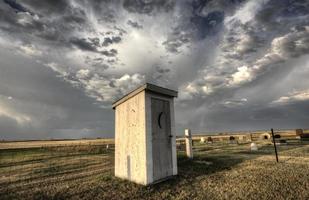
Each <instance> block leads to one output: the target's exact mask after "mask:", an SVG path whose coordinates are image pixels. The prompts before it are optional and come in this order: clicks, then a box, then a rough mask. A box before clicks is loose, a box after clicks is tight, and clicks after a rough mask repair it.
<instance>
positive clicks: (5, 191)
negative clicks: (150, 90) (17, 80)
mask: <svg viewBox="0 0 309 200" xmlns="http://www.w3.org/2000/svg"><path fill="white" fill-rule="evenodd" d="M255 143H256V145H257V146H258V150H257V151H251V150H250V144H251V143H250V142H247V143H245V142H243V143H239V144H231V143H229V142H228V141H227V142H225V141H224V142H213V143H200V140H196V141H195V142H194V143H193V151H194V158H193V159H188V158H187V156H186V153H185V148H184V149H180V150H178V175H177V176H176V177H175V178H173V179H170V180H168V181H165V182H162V183H158V184H156V185H151V186H141V185H137V184H134V183H131V182H129V181H124V180H121V179H119V178H115V177H114V146H113V144H112V143H110V144H109V148H106V143H102V140H98V142H97V143H96V140H93V141H92V142H91V144H87V143H86V144H84V143H83V141H82V140H81V143H75V142H74V143H70V141H66V144H65V145H62V146H59V147H57V146H51V147H46V146H41V147H35V148H24V149H22V148H19V149H16V148H15V149H2V150H0V199H115V200H116V199H117V200H118V199H309V182H308V180H309V143H308V142H302V143H293V144H287V145H279V146H278V153H279V163H276V161H275V157H274V150H273V145H272V143H271V141H256V142H255ZM2 145H4V143H0V146H2ZM11 145H13V144H11Z"/></svg>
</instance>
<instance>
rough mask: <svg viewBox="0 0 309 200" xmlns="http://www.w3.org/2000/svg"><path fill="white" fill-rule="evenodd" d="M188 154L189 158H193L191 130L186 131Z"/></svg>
mask: <svg viewBox="0 0 309 200" xmlns="http://www.w3.org/2000/svg"><path fill="white" fill-rule="evenodd" d="M185 140H186V152H187V156H188V158H193V150H192V135H191V130H190V129H185Z"/></svg>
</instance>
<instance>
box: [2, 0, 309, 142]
mask: <svg viewBox="0 0 309 200" xmlns="http://www.w3.org/2000/svg"><path fill="white" fill-rule="evenodd" d="M308 77H309V1H308V0H93V1H83V0H44V1H41V0H22V1H21V0H0V139H6V140H16V139H50V138H85V137H86V138H96V137H113V135H114V110H113V109H112V106H111V104H112V102H113V101H115V100H116V99H118V98H119V97H121V96H122V95H124V94H126V93H127V92H129V91H131V90H133V89H135V88H136V87H138V86H139V85H141V84H143V83H145V82H150V83H153V84H157V85H159V86H163V87H168V88H171V89H174V90H177V91H178V92H179V96H178V98H177V99H175V116H176V131H177V134H179V135H180V134H183V130H184V128H190V129H191V130H192V132H193V133H202V132H213V131H216V132H220V131H246V130H265V129H270V128H275V129H294V128H309V78H308Z"/></svg>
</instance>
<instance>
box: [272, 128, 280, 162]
mask: <svg viewBox="0 0 309 200" xmlns="http://www.w3.org/2000/svg"><path fill="white" fill-rule="evenodd" d="M271 135H272V136H273V143H274V147H275V153H276V161H277V162H279V160H278V152H277V147H276V140H275V135H274V129H271Z"/></svg>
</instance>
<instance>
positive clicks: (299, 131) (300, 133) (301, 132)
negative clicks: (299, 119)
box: [295, 129, 303, 136]
mask: <svg viewBox="0 0 309 200" xmlns="http://www.w3.org/2000/svg"><path fill="white" fill-rule="evenodd" d="M295 133H296V135H297V136H301V135H302V134H303V129H296V130H295Z"/></svg>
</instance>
